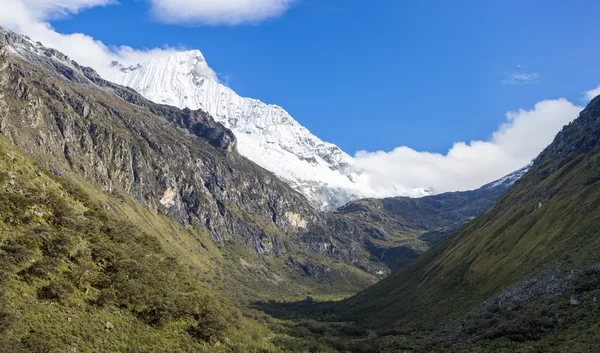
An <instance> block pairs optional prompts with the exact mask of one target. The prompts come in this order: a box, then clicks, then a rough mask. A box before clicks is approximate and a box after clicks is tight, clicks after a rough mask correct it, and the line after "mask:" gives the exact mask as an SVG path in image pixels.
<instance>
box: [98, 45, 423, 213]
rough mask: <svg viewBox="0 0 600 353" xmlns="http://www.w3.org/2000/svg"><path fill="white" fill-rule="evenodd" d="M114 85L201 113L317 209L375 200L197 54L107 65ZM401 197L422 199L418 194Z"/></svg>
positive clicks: (346, 166) (343, 161) (297, 130)
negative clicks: (220, 78)
mask: <svg viewBox="0 0 600 353" xmlns="http://www.w3.org/2000/svg"><path fill="white" fill-rule="evenodd" d="M113 67H114V68H115V71H114V77H112V78H109V79H111V80H113V81H115V82H116V83H118V84H122V85H125V86H129V87H131V88H133V89H135V90H137V91H138V92H140V93H141V94H142V95H144V96H145V97H146V98H148V99H150V100H152V101H154V102H157V103H162V104H168V105H173V106H177V107H179V108H190V109H203V110H205V111H207V112H208V113H210V114H211V115H212V116H213V117H214V118H215V120H217V121H218V122H220V123H222V124H223V125H225V126H226V127H228V128H229V129H231V130H232V131H233V133H234V134H235V135H236V137H237V139H238V149H239V151H240V153H241V154H242V155H244V156H246V157H247V158H249V159H250V160H252V161H254V162H255V163H257V164H259V165H260V166H262V167H263V168H265V169H268V170H270V171H272V172H273V173H275V174H276V175H277V176H278V177H279V178H281V179H283V180H284V181H286V182H288V183H289V184H290V185H291V186H292V187H294V188H295V189H297V190H298V191H300V192H302V193H303V194H304V195H306V196H307V198H308V199H309V200H310V201H311V202H312V203H313V205H315V206H316V207H318V208H321V209H324V210H328V209H333V208H337V207H339V206H341V205H343V204H345V203H346V202H348V201H350V200H353V199H356V198H361V197H374V196H389V195H377V193H376V192H374V191H373V190H371V188H370V187H369V186H368V180H366V176H363V175H362V174H361V173H360V172H357V171H355V170H354V168H353V159H352V158H351V157H350V156H349V155H348V154H346V153H345V152H343V151H342V150H341V149H340V148H339V147H337V146H336V145H334V144H331V143H328V142H324V141H322V140H321V139H319V138H318V137H316V136H315V135H313V134H312V133H311V132H310V131H308V129H306V128H305V127H303V126H302V125H300V124H299V123H298V122H297V121H296V120H294V118H292V116H291V115H290V114H289V113H288V112H286V111H285V110H284V109H283V108H281V107H279V106H277V105H273V104H265V103H263V102H261V101H259V100H257V99H252V98H243V97H240V96H239V95H238V94H236V93H235V92H234V91H233V90H232V89H230V88H229V87H226V86H225V85H223V84H221V83H220V82H219V81H218V79H217V76H216V74H215V72H214V71H213V70H212V69H211V68H210V66H208V64H207V62H206V60H205V59H204V56H203V55H202V53H201V52H200V51H198V50H191V51H184V52H177V53H173V54H171V55H169V56H165V57H162V58H157V59H153V60H151V61H149V62H145V63H140V64H138V65H134V66H129V67H123V66H121V65H118V64H113ZM402 194H403V195H406V196H423V195H427V194H428V193H427V192H425V190H424V189H419V190H407V191H405V192H403V193H402Z"/></svg>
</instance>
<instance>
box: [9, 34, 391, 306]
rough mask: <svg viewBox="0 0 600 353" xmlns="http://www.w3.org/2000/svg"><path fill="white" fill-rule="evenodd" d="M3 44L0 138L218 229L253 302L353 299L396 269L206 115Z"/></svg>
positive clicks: (29, 47) (38, 51) (13, 37)
mask: <svg viewBox="0 0 600 353" xmlns="http://www.w3.org/2000/svg"><path fill="white" fill-rule="evenodd" d="M0 41H1V43H2V47H3V48H2V54H1V56H0V117H1V119H0V133H1V134H2V135H3V136H5V137H6V138H7V139H8V140H9V141H10V142H11V143H13V144H14V145H15V146H17V147H18V148H19V149H20V150H21V151H23V152H25V153H26V154H27V155H29V156H31V157H32V158H33V159H34V160H36V161H39V163H41V164H43V165H44V166H45V167H46V168H48V169H49V170H51V171H52V172H53V173H55V174H57V175H67V174H69V173H75V175H76V176H78V177H80V178H83V179H84V180H86V181H87V182H90V183H92V184H93V185H95V186H94V187H96V188H99V189H102V190H103V191H106V192H108V193H111V194H113V195H115V197H118V196H117V195H119V194H124V195H127V196H130V197H133V198H134V199H135V200H136V201H137V202H138V203H139V204H141V205H143V206H145V207H147V208H149V209H150V210H152V211H154V212H155V213H158V214H161V215H166V216H169V217H172V218H173V219H176V220H177V221H178V222H179V224H181V225H183V226H189V227H191V229H200V230H202V231H206V232H208V234H210V238H211V239H212V241H214V242H216V244H219V246H221V247H222V249H223V252H225V254H226V255H227V256H228V257H229V263H230V264H232V265H235V266H236V268H237V273H239V277H238V278H236V280H237V281H238V282H243V283H246V285H245V286H244V287H243V288H242V289H241V290H242V291H244V292H245V293H246V294H248V296H255V297H263V296H266V297H271V296H277V295H291V294H293V293H307V292H310V291H313V290H315V288H317V287H319V286H320V288H322V289H323V290H334V291H353V290H356V289H357V288H361V287H364V286H366V285H367V284H369V283H371V282H372V281H373V280H374V279H375V277H374V276H373V275H372V273H377V272H379V271H380V269H381V268H385V266H384V265H378V264H374V265H371V263H370V259H369V258H368V257H365V255H364V253H365V252H364V251H363V250H361V249H362V245H361V244H360V243H359V241H360V240H357V239H353V238H352V237H348V236H347V234H346V233H345V232H346V231H350V232H352V230H353V227H352V225H346V226H345V228H332V227H330V226H329V223H328V219H327V217H326V216H325V215H322V214H320V213H318V212H316V211H315V210H314V209H313V208H312V207H311V206H310V204H309V203H308V202H307V201H306V199H305V198H304V197H303V196H302V195H301V194H299V193H297V192H296V191H294V190H292V189H291V188H290V187H289V186H288V185H287V184H285V183H284V182H282V181H280V180H279V179H278V178H276V177H275V176H274V175H273V174H272V173H270V172H268V171H266V170H264V169H263V168H261V167H259V166H257V165H255V164H254V163H252V162H250V161H249V160H247V159H246V158H244V157H242V156H241V155H239V154H238V153H237V151H236V139H235V136H234V135H233V134H232V133H231V131H229V130H228V129H227V128H225V127H224V126H222V125H221V124H219V123H216V122H215V121H214V120H213V119H212V118H211V117H210V116H209V115H208V114H207V113H205V112H203V111H199V110H198V111H191V110H189V109H184V110H180V109H178V108H175V107H169V106H164V105H158V104H155V103H152V102H150V101H148V100H146V99H144V98H143V97H142V96H140V95H139V94H138V93H136V92H135V91H133V90H132V89H128V88H125V87H121V86H118V85H115V84H112V83H110V82H108V81H105V80H103V79H101V78H100V77H99V76H98V75H96V73H95V72H94V71H93V70H91V69H89V68H83V67H80V66H79V65H78V64H77V63H75V62H72V61H70V60H69V59H68V58H67V57H65V56H64V55H63V54H61V53H59V52H57V51H55V50H53V49H49V48H45V47H43V46H42V45H41V44H39V43H34V42H32V41H31V40H29V39H27V38H25V37H22V36H19V35H17V34H14V33H12V32H10V31H7V30H3V29H2V30H0ZM108 211H110V210H108ZM333 231H339V232H338V233H333ZM313 234H315V235H318V237H316V236H312V235H313ZM367 265H368V266H367ZM359 267H360V268H363V269H367V270H369V271H370V273H367V272H364V271H363V270H360V269H358V268H359ZM237 297H238V298H243V297H247V296H245V295H240V293H237Z"/></svg>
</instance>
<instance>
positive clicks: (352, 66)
mask: <svg viewBox="0 0 600 353" xmlns="http://www.w3.org/2000/svg"><path fill="white" fill-rule="evenodd" d="M599 12H600V3H598V2H594V1H569V2H566V1H534V0H529V1H501V2H500V1H497V2H491V1H384V0H375V1H370V2H365V1H358V0H352V1H348V0H344V1H342V0H299V1H297V2H296V3H295V4H294V5H293V6H291V8H290V9H289V10H288V11H287V12H285V13H284V14H283V15H281V16H280V17H278V18H275V19H270V20H267V21H265V22H262V23H259V24H242V25H239V26H235V27H234V26H227V25H222V26H203V25H189V24H184V25H180V24H164V23H161V22H160V21H157V20H156V19H155V18H154V16H153V15H152V14H151V12H150V7H149V5H148V3H146V2H143V1H133V0H121V1H119V4H116V5H109V6H105V7H94V8H91V9H88V10H86V11H83V12H80V13H79V14H77V15H72V16H69V17H67V18H63V19H61V20H54V21H51V24H52V26H53V27H54V28H55V29H56V30H57V31H58V32H61V33H73V32H83V33H85V34H87V35H90V36H92V37H94V38H95V39H98V40H101V41H102V42H104V43H105V44H107V45H129V46H132V47H134V48H140V49H141V48H153V47H157V46H158V47H160V46H164V45H168V46H176V47H179V46H181V47H185V48H190V49H192V48H193V49H200V50H201V51H202V52H203V53H204V55H205V57H206V58H207V61H208V62H209V64H210V65H211V67H212V68H213V69H214V70H215V71H217V72H218V73H220V74H221V75H222V78H223V79H225V80H227V82H228V84H229V85H230V86H231V87H232V88H233V89H234V90H236V91H237V92H238V93H240V94H242V95H245V96H250V97H255V98H259V99H261V100H263V101H265V102H268V103H276V104H278V105H281V106H283V107H284V108H285V109H286V110H288V111H289V112H290V113H291V114H292V115H293V116H294V117H295V118H296V119H297V120H298V121H300V123H301V124H303V125H305V126H306V127H308V128H309V129H310V130H311V131H312V132H313V133H315V134H316V135H317V136H319V137H321V138H322V139H324V140H326V141H330V142H333V143H336V144H338V145H339V146H340V147H342V149H344V150H346V151H347V152H349V153H351V154H353V153H354V152H355V151H357V150H365V149H366V150H370V151H374V150H391V149H393V148H394V147H396V146H400V145H406V146H409V147H412V148H414V149H417V150H426V151H431V152H445V151H446V150H448V149H449V148H450V147H451V146H452V144H453V143H454V142H455V141H470V140H474V139H487V138H489V136H490V135H491V133H492V132H493V131H495V130H496V128H497V127H498V125H499V124H501V123H502V122H503V121H504V119H505V117H504V115H505V113H506V112H507V111H509V110H515V109H518V108H529V107H531V106H532V105H533V104H534V103H535V102H537V101H540V100H542V99H547V98H558V97H566V98H568V99H570V100H572V101H574V102H578V103H581V101H580V98H581V97H582V96H583V91H584V90H586V89H589V88H593V87H595V86H596V85H597V84H598V83H599V82H600V72H599V70H597V65H596V61H597V59H596V58H597V57H598V55H599V54H600V53H599V51H600V48H599V47H598V46H597V45H594V43H595V41H594V38H597V37H598V34H600V33H598V32H600V29H599V28H600V27H599V26H598V25H597V23H598V22H597V13H599ZM511 74H526V75H537V77H536V78H534V79H532V80H531V81H529V82H516V81H515V82H512V83H513V84H511V83H510V82H509V81H510V77H509V75H511ZM525 77H528V76H525Z"/></svg>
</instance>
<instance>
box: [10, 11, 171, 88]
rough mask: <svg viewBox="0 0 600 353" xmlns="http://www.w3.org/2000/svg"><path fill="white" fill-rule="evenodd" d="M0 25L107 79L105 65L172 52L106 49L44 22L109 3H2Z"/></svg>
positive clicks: (145, 58) (107, 70)
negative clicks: (56, 51) (59, 53)
mask: <svg viewBox="0 0 600 353" xmlns="http://www.w3.org/2000/svg"><path fill="white" fill-rule="evenodd" d="M2 2H3V3H2V11H0V25H1V26H4V27H7V28H9V29H12V30H14V31H15V32H18V33H20V34H24V35H27V36H29V37H31V38H32V39H33V40H36V41H40V42H42V43H43V44H44V45H45V46H47V47H50V48H55V49H58V50H60V51H61V52H63V53H65V54H66V55H68V56H69V57H70V58H71V59H73V60H75V61H77V62H78V63H79V64H81V65H84V66H90V67H93V68H94V69H95V70H96V71H98V73H99V74H100V75H102V76H103V77H104V78H107V79H110V78H111V74H112V72H113V71H112V70H111V69H110V68H109V64H110V63H111V62H112V61H114V60H116V61H119V62H120V63H122V64H124V65H133V64H136V63H138V62H140V61H147V60H150V59H152V58H157V57H161V56H164V55H168V54H170V53H171V52H173V51H174V49H169V48H167V49H149V50H134V49H132V48H130V47H127V46H122V47H108V46H106V45H104V44H103V43H102V42H100V41H98V40H95V39H94V38H92V37H90V36H87V35H85V34H82V33H73V34H61V33H58V32H56V31H55V30H54V29H53V28H52V26H50V24H49V23H48V22H46V21H47V20H48V19H50V18H55V17H56V16H65V15H68V14H70V13H71V14H74V13H77V12H79V11H81V10H83V9H86V8H90V7H94V6H103V5H109V4H112V3H114V1H113V0H2Z"/></svg>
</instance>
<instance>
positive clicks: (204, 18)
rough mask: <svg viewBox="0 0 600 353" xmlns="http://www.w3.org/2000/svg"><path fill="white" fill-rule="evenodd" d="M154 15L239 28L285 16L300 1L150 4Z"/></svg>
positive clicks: (169, 0) (162, 0)
mask: <svg viewBox="0 0 600 353" xmlns="http://www.w3.org/2000/svg"><path fill="white" fill-rule="evenodd" d="M150 1H151V3H152V12H153V14H154V15H155V16H156V17H157V18H158V19H159V20H161V21H163V22H167V23H187V24H208V25H222V24H225V25H232V26H234V25H239V24H242V23H257V22H260V21H264V20H267V19H271V18H274V17H277V16H280V15H281V14H283V13H284V12H285V11H286V10H288V9H289V8H290V6H291V5H292V4H293V3H294V2H296V0H150Z"/></svg>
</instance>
